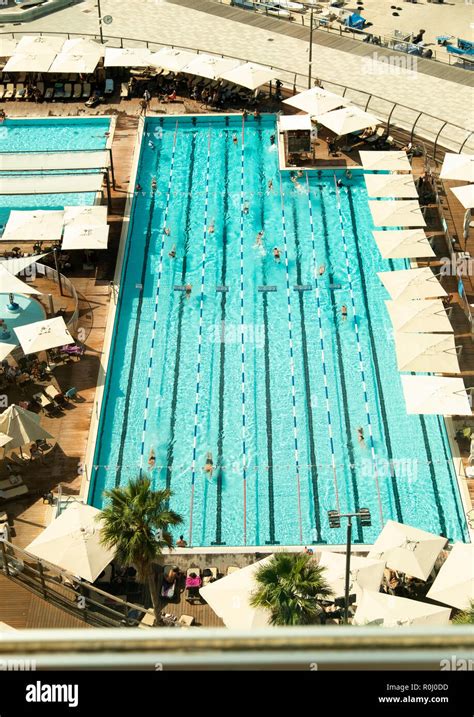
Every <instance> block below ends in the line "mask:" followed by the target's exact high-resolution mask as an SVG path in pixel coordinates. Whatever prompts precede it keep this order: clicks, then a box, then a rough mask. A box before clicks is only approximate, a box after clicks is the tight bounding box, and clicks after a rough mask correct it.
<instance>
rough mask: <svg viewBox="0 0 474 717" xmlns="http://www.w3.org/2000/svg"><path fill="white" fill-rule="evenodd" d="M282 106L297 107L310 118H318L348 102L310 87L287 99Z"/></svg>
mask: <svg viewBox="0 0 474 717" xmlns="http://www.w3.org/2000/svg"><path fill="white" fill-rule="evenodd" d="M283 104H285V105H290V106H291V107H297V108H298V109H299V110H303V111H304V112H307V113H308V114H310V115H312V116H315V117H319V116H320V115H323V114H325V113H326V112H330V111H331V110H335V109H336V108H337V107H343V106H345V105H348V104H350V102H349V100H347V99H345V98H344V97H341V96H340V95H336V94H334V93H333V92H328V91H327V90H323V88H322V87H312V88H311V89H310V90H305V91H304V92H300V93H299V94H297V95H295V96H294V97H289V98H288V99H287V100H285V101H284V102H283Z"/></svg>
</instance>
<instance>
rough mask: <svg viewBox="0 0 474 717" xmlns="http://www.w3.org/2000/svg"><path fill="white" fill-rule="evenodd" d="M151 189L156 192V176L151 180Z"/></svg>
mask: <svg viewBox="0 0 474 717" xmlns="http://www.w3.org/2000/svg"><path fill="white" fill-rule="evenodd" d="M151 191H152V192H156V177H153V179H152V180H151Z"/></svg>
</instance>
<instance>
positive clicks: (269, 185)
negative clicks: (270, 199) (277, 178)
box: [268, 179, 273, 192]
mask: <svg viewBox="0 0 474 717" xmlns="http://www.w3.org/2000/svg"><path fill="white" fill-rule="evenodd" d="M268 191H269V192H273V179H270V180H269V181H268Z"/></svg>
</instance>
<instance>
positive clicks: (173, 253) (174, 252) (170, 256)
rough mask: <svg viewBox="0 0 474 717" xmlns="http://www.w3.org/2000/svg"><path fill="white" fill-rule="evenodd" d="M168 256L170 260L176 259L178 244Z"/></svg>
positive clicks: (174, 245)
mask: <svg viewBox="0 0 474 717" xmlns="http://www.w3.org/2000/svg"><path fill="white" fill-rule="evenodd" d="M168 256H169V258H170V259H175V258H176V244H173V246H172V247H171V251H169V252H168Z"/></svg>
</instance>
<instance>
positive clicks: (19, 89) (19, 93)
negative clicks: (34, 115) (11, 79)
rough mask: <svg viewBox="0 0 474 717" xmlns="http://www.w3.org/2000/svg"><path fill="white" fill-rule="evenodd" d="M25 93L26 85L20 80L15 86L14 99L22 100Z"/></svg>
mask: <svg viewBox="0 0 474 717" xmlns="http://www.w3.org/2000/svg"><path fill="white" fill-rule="evenodd" d="M25 94H26V87H25V85H24V84H23V83H22V82H20V83H19V84H17V86H16V92H15V99H16V100H22V99H24V97H25Z"/></svg>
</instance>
